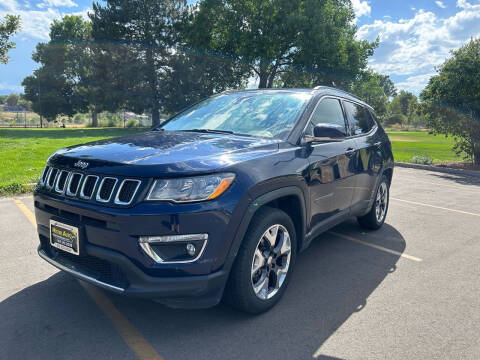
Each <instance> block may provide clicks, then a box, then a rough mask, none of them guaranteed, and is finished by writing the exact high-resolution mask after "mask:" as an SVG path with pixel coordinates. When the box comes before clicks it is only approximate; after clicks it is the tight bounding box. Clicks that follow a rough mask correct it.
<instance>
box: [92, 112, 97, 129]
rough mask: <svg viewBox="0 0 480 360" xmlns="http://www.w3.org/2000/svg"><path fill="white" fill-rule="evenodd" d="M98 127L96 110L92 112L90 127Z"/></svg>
mask: <svg viewBox="0 0 480 360" xmlns="http://www.w3.org/2000/svg"><path fill="white" fill-rule="evenodd" d="M97 126H98V112H97V110H96V109H93V110H92V127H97Z"/></svg>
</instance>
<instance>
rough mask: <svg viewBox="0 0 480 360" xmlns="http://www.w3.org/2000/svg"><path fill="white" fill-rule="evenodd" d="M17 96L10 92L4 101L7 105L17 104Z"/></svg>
mask: <svg viewBox="0 0 480 360" xmlns="http://www.w3.org/2000/svg"><path fill="white" fill-rule="evenodd" d="M18 99H19V96H18V95H17V94H10V95H8V97H7V100H6V103H7V105H8V106H17V104H18Z"/></svg>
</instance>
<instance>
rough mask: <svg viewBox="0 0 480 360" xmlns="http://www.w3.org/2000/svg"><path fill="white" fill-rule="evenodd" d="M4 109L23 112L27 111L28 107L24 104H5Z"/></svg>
mask: <svg viewBox="0 0 480 360" xmlns="http://www.w3.org/2000/svg"><path fill="white" fill-rule="evenodd" d="M3 111H8V112H22V111H26V109H25V108H24V107H23V106H4V107H3Z"/></svg>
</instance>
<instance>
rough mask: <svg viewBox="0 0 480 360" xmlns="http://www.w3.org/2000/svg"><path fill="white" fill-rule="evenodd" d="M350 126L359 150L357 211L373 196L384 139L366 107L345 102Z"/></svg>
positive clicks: (355, 199) (354, 204) (356, 190)
mask: <svg viewBox="0 0 480 360" xmlns="http://www.w3.org/2000/svg"><path fill="white" fill-rule="evenodd" d="M343 104H344V108H345V111H346V113H347V117H348V122H349V126H350V133H351V135H352V136H353V138H354V139H355V147H356V148H357V151H358V155H357V164H356V172H357V175H356V178H357V181H356V187H355V192H354V195H353V201H352V206H353V207H355V208H356V209H359V208H363V207H364V206H367V205H368V201H369V200H370V198H371V197H372V195H373V191H374V190H375V184H376V179H377V175H378V172H379V170H380V168H381V164H382V161H381V154H380V156H379V154H378V152H379V151H380V149H381V145H382V142H381V141H382V137H381V134H380V133H379V132H378V131H377V130H378V126H377V125H376V122H375V120H374V119H373V116H372V114H371V112H370V110H369V109H368V108H367V107H365V106H364V105H360V104H357V103H353V102H350V101H346V100H344V101H343Z"/></svg>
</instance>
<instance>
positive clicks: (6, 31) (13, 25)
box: [0, 15, 20, 64]
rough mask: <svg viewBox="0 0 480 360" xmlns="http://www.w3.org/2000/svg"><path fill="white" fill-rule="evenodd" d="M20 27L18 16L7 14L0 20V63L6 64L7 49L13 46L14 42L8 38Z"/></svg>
mask: <svg viewBox="0 0 480 360" xmlns="http://www.w3.org/2000/svg"><path fill="white" fill-rule="evenodd" d="M19 28H20V16H14V15H7V16H5V19H4V20H0V63H1V64H6V63H7V62H8V60H9V58H8V55H7V53H8V50H10V49H12V48H14V47H15V43H14V42H12V41H10V38H11V37H12V35H13V34H15V33H16V32H17V31H18V29H19Z"/></svg>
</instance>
